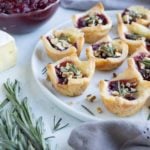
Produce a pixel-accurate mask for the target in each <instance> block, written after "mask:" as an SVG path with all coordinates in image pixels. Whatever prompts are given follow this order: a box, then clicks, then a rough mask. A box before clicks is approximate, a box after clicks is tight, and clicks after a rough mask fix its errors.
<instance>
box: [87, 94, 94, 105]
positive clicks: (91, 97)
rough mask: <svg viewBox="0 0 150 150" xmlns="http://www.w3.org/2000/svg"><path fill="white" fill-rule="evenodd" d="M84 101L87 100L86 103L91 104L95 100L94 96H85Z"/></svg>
mask: <svg viewBox="0 0 150 150" xmlns="http://www.w3.org/2000/svg"><path fill="white" fill-rule="evenodd" d="M86 99H87V101H89V102H92V103H93V102H94V101H95V100H96V96H93V95H91V94H89V95H87V96H86Z"/></svg>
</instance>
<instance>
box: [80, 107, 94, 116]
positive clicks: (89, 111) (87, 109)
mask: <svg viewBox="0 0 150 150" xmlns="http://www.w3.org/2000/svg"><path fill="white" fill-rule="evenodd" d="M81 106H82V107H83V108H84V109H85V110H86V111H87V112H88V113H90V114H91V115H93V116H95V115H94V113H93V112H92V111H91V110H90V109H89V108H87V107H86V106H84V105H81Z"/></svg>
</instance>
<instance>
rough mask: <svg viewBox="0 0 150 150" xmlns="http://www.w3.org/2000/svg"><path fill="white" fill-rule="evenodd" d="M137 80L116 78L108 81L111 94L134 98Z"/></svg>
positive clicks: (129, 98) (128, 98)
mask: <svg viewBox="0 0 150 150" xmlns="http://www.w3.org/2000/svg"><path fill="white" fill-rule="evenodd" d="M136 87H137V80H136V79H130V80H118V81H111V82H110V83H109V90H110V93H111V95H113V96H122V97H123V98H125V99H127V100H135V99H136V94H137V90H136Z"/></svg>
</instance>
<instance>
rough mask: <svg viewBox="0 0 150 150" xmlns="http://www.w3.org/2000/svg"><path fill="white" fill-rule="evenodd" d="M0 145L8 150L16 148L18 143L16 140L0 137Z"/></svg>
mask: <svg viewBox="0 0 150 150" xmlns="http://www.w3.org/2000/svg"><path fill="white" fill-rule="evenodd" d="M0 147H2V148H3V149H8V150H16V149H17V145H16V144H15V143H14V142H11V141H7V140H4V139H0Z"/></svg>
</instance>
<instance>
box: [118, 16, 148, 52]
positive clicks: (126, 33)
mask: <svg viewBox="0 0 150 150" xmlns="http://www.w3.org/2000/svg"><path fill="white" fill-rule="evenodd" d="M135 24H136V23H134V22H133V23H132V24H131V25H130V27H128V26H126V25H125V24H124V23H123V22H122V21H121V20H120V19H119V17H118V33H119V37H120V38H121V39H122V40H123V41H124V42H126V43H127V44H128V46H129V55H131V54H133V53H134V52H135V51H136V50H137V49H138V48H139V47H140V46H141V45H144V46H145V47H146V48H147V49H148V50H149V48H150V38H149V37H150V32H149V29H147V28H146V27H144V26H141V25H138V26H136V27H135ZM147 30H148V31H147Z"/></svg>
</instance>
